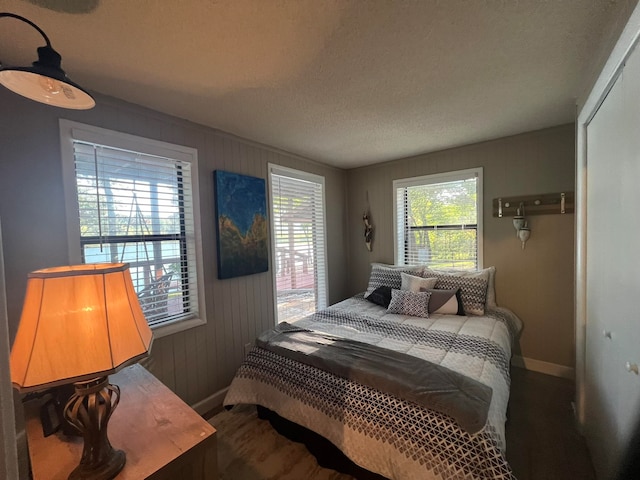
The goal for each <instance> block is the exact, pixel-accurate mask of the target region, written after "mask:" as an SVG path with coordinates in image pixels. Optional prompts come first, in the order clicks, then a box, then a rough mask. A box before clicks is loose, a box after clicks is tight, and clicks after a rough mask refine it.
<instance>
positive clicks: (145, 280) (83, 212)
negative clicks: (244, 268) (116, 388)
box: [73, 140, 198, 326]
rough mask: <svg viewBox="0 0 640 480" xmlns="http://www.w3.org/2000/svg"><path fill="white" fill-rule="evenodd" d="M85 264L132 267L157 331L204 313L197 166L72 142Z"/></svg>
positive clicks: (81, 142)
mask: <svg viewBox="0 0 640 480" xmlns="http://www.w3.org/2000/svg"><path fill="white" fill-rule="evenodd" d="M73 158H74V163H75V179H76V191H77V200H78V216H79V224H80V245H81V252H82V260H83V262H85V263H100V262H126V263H129V264H130V271H131V276H132V279H133V283H134V286H135V289H136V292H137V294H138V298H139V299H140V304H141V306H142V309H143V311H144V313H145V316H146V318H147V321H148V322H149V324H150V325H151V326H158V325H163V324H166V323H171V322H174V321H177V320H182V319H187V318H192V317H193V316H194V315H196V314H197V311H198V289H197V273H196V249H195V242H194V223H195V221H194V205H193V191H192V178H191V175H192V171H191V167H192V166H191V163H190V162H187V161H181V160H176V159H172V158H167V157H161V156H156V155H149V154H145V153H141V152H135V151H129V150H123V149H118V148H113V147H110V146H106V145H100V144H96V143H91V142H85V141H78V140H73Z"/></svg>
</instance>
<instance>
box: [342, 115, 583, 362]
mask: <svg viewBox="0 0 640 480" xmlns="http://www.w3.org/2000/svg"><path fill="white" fill-rule="evenodd" d="M574 138H575V135H574V126H573V124H571V125H564V126H560V127H555V128H550V129H545V130H541V131H537V132H531V133H527V134H523V135H517V136H513V137H507V138H502V139H498V140H494V141H490V142H484V143H479V144H474V145H469V146H465V147H460V148H455V149H451V150H445V151H441V152H436V153H430V154H425V155H418V156H416V157H411V158H406V159H401V160H396V161H393V162H388V163H384V164H379V165H374V166H370V167H363V168H358V169H353V170H349V171H348V187H349V188H348V209H347V211H348V214H349V224H348V232H349V264H348V265H349V268H348V276H349V293H350V294H353V293H356V292H359V291H363V290H364V289H365V288H366V285H367V278H368V274H369V269H370V267H369V264H370V262H374V261H379V262H384V263H393V260H394V259H393V212H392V210H393V199H392V181H393V180H395V179H398V178H407V177H413V176H418V175H427V174H432V173H440V172H447V171H452V170H462V169H466V168H472V167H479V166H482V167H484V191H483V195H484V266H485V267H487V266H491V265H495V266H496V292H497V298H498V304H499V305H501V306H505V307H508V308H511V309H512V310H513V311H515V312H516V313H517V314H518V315H519V316H520V318H521V319H522V321H523V322H524V325H525V327H524V331H523V334H522V337H521V342H520V348H521V350H520V351H518V348H516V353H518V354H521V355H522V356H523V357H527V358H532V359H536V360H541V361H544V362H550V363H554V364H557V365H563V366H569V367H573V365H574V347H573V346H574V336H573V331H574V323H573V308H574V305H573V293H574V291H573V289H574V269H573V264H574V216H573V215H572V214H571V215H539V216H531V217H529V218H528V220H529V226H530V227H531V239H530V240H529V242H528V243H527V246H526V249H525V250H524V251H523V250H521V248H520V242H519V241H517V239H516V237H515V230H514V228H513V225H512V222H511V218H494V217H493V216H492V200H493V199H494V198H497V197H509V196H515V195H534V194H542V193H553V192H562V191H573V190H574V189H575V187H574V184H575V173H574V172H575V145H574ZM367 192H368V195H367ZM367 196H368V198H369V204H370V212H371V220H372V222H373V224H374V226H375V238H374V242H373V252H371V253H369V252H368V251H367V250H366V248H365V245H364V241H363V228H362V212H363V210H364V209H365V208H366V199H367Z"/></svg>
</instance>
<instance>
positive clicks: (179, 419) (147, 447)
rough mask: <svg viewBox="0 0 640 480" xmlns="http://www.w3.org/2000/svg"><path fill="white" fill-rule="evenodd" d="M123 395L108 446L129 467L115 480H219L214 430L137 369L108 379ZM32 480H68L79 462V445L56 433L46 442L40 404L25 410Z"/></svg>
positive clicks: (34, 403)
mask: <svg viewBox="0 0 640 480" xmlns="http://www.w3.org/2000/svg"><path fill="white" fill-rule="evenodd" d="M109 381H110V383H112V384H114V385H118V386H119V387H120V390H121V397H120V404H119V405H118V407H117V408H116V409H115V411H114V412H113V414H112V416H111V420H110V421H109V431H108V435H109V440H110V441H111V445H113V447H114V448H115V449H119V450H124V451H125V453H126V455H127V463H126V465H125V467H124V469H123V470H122V471H121V472H120V474H119V475H118V476H117V477H116V478H117V480H134V479H135V480H140V479H146V478H149V479H154V480H159V479H177V478H179V479H181V480H182V479H206V480H212V479H216V478H217V451H216V437H215V433H216V431H215V429H214V428H213V427H212V426H211V425H210V424H209V423H207V422H206V421H205V420H204V419H203V418H202V417H201V416H200V415H198V414H197V413H196V412H195V411H194V410H193V409H192V408H191V407H189V406H188V405H187V404H186V403H184V402H183V401H182V400H181V399H180V398H179V397H178V396H177V395H175V394H174V393H173V392H172V391H171V390H169V388H167V387H166V386H165V385H163V384H162V383H161V382H160V381H159V380H158V379H157V378H155V377H154V376H153V375H151V374H150V373H149V372H148V371H147V370H145V369H144V368H143V367H142V366H140V365H137V364H136V365H132V366H130V367H127V368H125V369H124V370H122V371H121V372H118V373H117V374H115V375H112V376H111V377H109ZM25 411H26V421H27V438H28V441H29V456H30V458H31V468H32V472H33V478H34V480H45V479H46V480H66V479H67V477H68V475H69V473H70V472H71V470H73V469H74V468H75V467H76V465H77V464H78V463H79V462H80V456H81V455H82V445H83V441H82V438H81V437H77V438H70V437H67V436H65V435H63V434H62V433H57V434H54V435H51V436H49V437H47V438H44V436H43V434H42V425H41V423H40V418H39V413H38V412H39V402H29V403H27V404H26V405H25Z"/></svg>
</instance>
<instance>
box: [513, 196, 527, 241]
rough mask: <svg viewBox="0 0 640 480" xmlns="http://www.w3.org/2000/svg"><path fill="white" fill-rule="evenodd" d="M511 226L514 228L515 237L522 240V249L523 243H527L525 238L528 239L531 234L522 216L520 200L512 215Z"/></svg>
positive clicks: (522, 208)
mask: <svg viewBox="0 0 640 480" xmlns="http://www.w3.org/2000/svg"><path fill="white" fill-rule="evenodd" d="M513 228H515V229H516V237H518V238H519V239H520V241H521V242H522V249H523V250H524V244H525V243H527V240H529V237H530V236H531V229H530V228H529V224H528V222H527V221H526V219H525V218H524V203H522V202H520V206H519V207H518V209H517V210H516V214H515V215H514V217H513Z"/></svg>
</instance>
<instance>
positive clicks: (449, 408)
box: [257, 323, 492, 434]
mask: <svg viewBox="0 0 640 480" xmlns="http://www.w3.org/2000/svg"><path fill="white" fill-rule="evenodd" d="M257 345H258V346H259V347H261V348H264V349H265V350H269V351H272V352H274V353H277V354H279V355H283V356H285V357H288V358H291V359H293V360H296V361H298V362H301V363H304V364H307V365H311V366H313V367H316V368H319V369H322V370H325V371H328V372H331V373H333V374H334V375H338V376H340V377H343V378H346V379H349V380H351V381H354V382H358V383H360V384H363V385H366V386H369V387H371V388H375V389H377V390H381V391H385V392H387V393H389V394H391V395H394V396H396V397H398V398H400V399H403V400H407V401H410V402H414V403H416V404H418V405H420V406H422V407H426V408H429V409H432V410H435V411H437V412H440V413H443V414H445V415H449V416H450V417H452V418H453V419H454V420H455V421H456V422H457V423H458V425H459V426H460V427H461V428H462V429H463V430H465V431H466V432H468V433H471V434H473V433H476V432H478V431H480V430H481V429H482V428H483V427H484V425H485V424H486V421H487V414H488V410H489V405H490V403H491V396H492V389H491V388H490V387H488V386H486V385H484V384H482V383H480V382H478V381H477V380H474V379H471V378H469V377H466V376H464V375H462V374H459V373H457V372H454V371H452V370H450V369H448V368H446V367H443V366H441V365H437V364H434V363H431V362H428V361H426V360H423V359H420V358H418V357H414V356H412V355H407V354H404V353H400V352H395V351H393V350H388V349H386V348H381V347H378V346H376V345H370V344H367V343H363V342H358V341H355V340H350V339H347V338H342V337H336V336H332V335H328V334H323V333H319V332H313V331H310V330H306V329H301V328H298V327H295V326H292V325H289V324H287V323H281V324H279V325H278V326H277V327H276V328H275V329H273V330H270V331H267V332H265V333H264V334H262V335H261V336H260V337H259V338H258V339H257Z"/></svg>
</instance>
